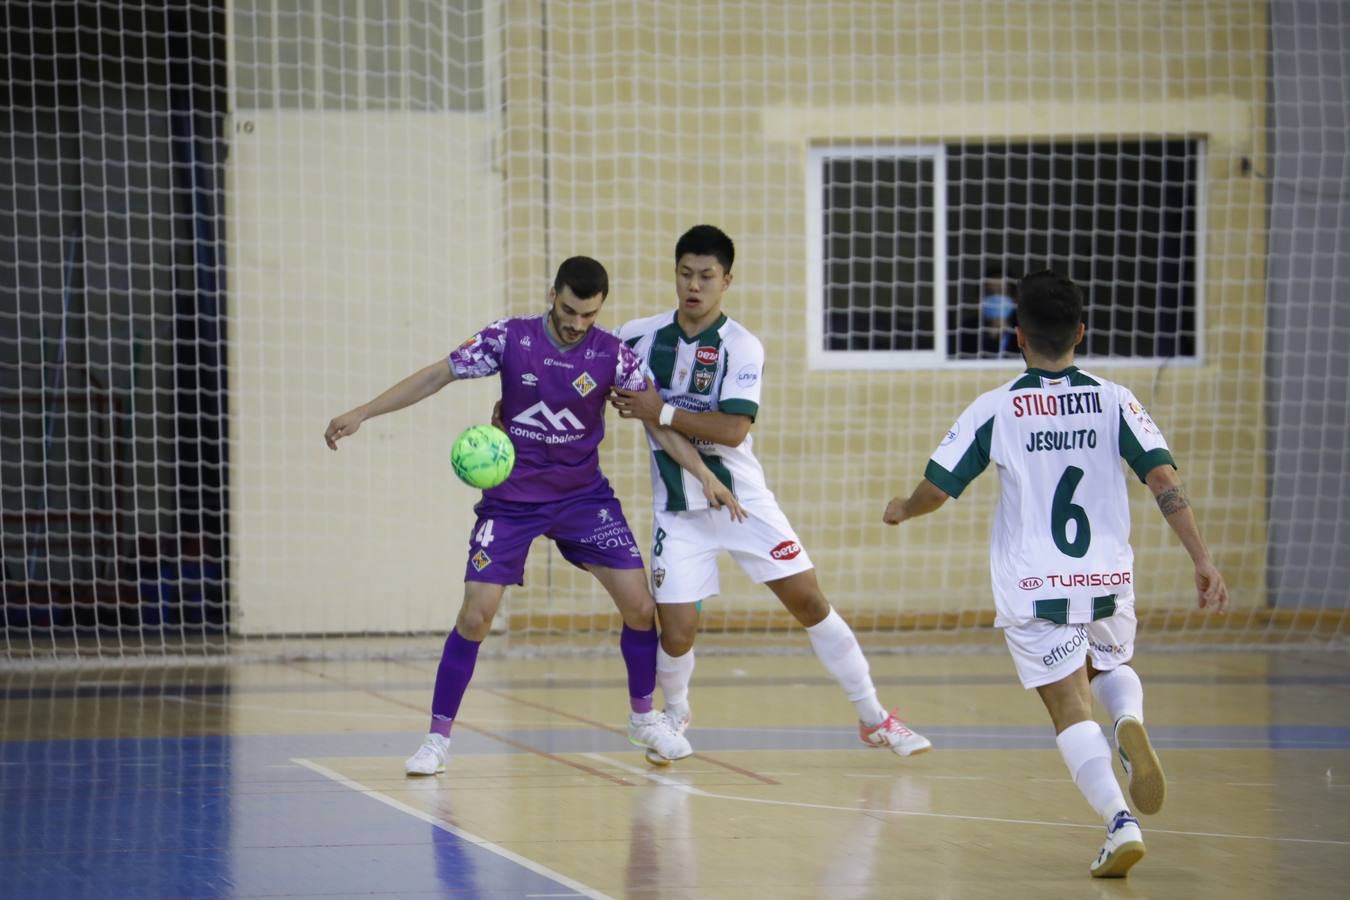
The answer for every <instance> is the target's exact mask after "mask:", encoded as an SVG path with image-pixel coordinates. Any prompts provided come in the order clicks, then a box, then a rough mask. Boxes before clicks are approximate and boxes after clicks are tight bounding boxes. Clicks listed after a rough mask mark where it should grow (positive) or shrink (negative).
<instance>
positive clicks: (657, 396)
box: [609, 378, 665, 425]
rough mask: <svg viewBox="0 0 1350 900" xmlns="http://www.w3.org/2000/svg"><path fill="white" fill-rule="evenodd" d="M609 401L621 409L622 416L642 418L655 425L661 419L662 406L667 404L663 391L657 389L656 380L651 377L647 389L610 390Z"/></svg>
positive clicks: (620, 414)
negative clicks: (662, 397) (662, 396)
mask: <svg viewBox="0 0 1350 900" xmlns="http://www.w3.org/2000/svg"><path fill="white" fill-rule="evenodd" d="M609 402H610V405H611V406H613V407H614V408H615V409H617V410H618V411H619V417H620V418H623V419H641V420H642V421H643V422H651V423H652V424H653V425H655V424H656V423H657V422H658V421H660V418H661V407H662V406H663V405H664V404H665V401H664V400H662V399H661V392H660V391H658V390H657V389H656V384H655V382H653V381H652V380H651V379H650V378H648V379H647V388H646V390H641V391H629V390H625V389H624V388H618V387H616V388H614V389H613V390H611V391H610V394H609Z"/></svg>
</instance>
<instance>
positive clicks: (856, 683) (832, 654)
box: [806, 609, 886, 725]
mask: <svg viewBox="0 0 1350 900" xmlns="http://www.w3.org/2000/svg"><path fill="white" fill-rule="evenodd" d="M806 636H807V637H809V638H810V639H811V649H813V650H815V651H816V658H817V659H819V660H820V661H821V662H822V663H823V664H824V665H825V668H827V669H829V670H830V674H831V675H833V676H834V679H835V681H838V682H839V686H840V687H842V688H843V689H844V695H845V696H847V697H848V699H849V701H850V702H852V703H853V707H854V708H855V709H856V710H858V718H859V719H861V720H862V723H863V724H864V725H880V724H881V723H882V722H884V721H886V709H885V707H883V706H882V705H881V701H879V700H877V689H876V686H875V685H873V684H872V675H871V672H870V670H869V669H868V666H867V657H865V656H863V652H862V648H861V647H859V646H858V639H857V638H856V637H855V636H854V634H853V629H852V628H849V627H848V623H847V622H845V621H844V619H843V617H842V616H840V615H839V613H837V612H835V611H834V610H833V609H831V610H830V614H829V615H828V616H826V617H825V618H824V619H821V620H820V621H819V622H817V623H816V624H814V625H812V626H811V627H810V628H808V629H806Z"/></svg>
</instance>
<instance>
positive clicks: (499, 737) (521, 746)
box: [286, 663, 634, 787]
mask: <svg viewBox="0 0 1350 900" xmlns="http://www.w3.org/2000/svg"><path fill="white" fill-rule="evenodd" d="M286 665H287V666H288V667H289V668H292V669H295V670H296V671H297V672H303V673H304V674H306V675H312V676H314V677H315V678H322V679H324V680H325V681H332V682H336V683H337V684H340V685H342V686H343V687H345V688H347V689H349V690H352V691H358V692H360V693H362V694H368V695H369V696H371V697H375V698H377V699H379V700H382V701H384V702H385V703H392V704H393V705H394V706H401V707H403V708H404V709H411V710H413V711H415V712H420V713H426V709H424V708H423V707H420V706H414V705H413V704H411V703H406V702H404V701H402V700H399V699H398V698H397V697H390V696H389V695H388V694H384V693H381V692H380V691H377V690H373V689H372V688H368V687H361V686H360V685H354V684H351V683H350V682H348V681H344V680H343V679H341V678H334V677H333V676H332V675H325V674H324V673H323V672H312V671H310V670H309V669H306V668H304V667H302V666H298V665H296V664H295V663H286ZM508 699H510V698H508ZM455 725H456V726H457V727H459V728H467V729H469V730H470V731H472V732H473V733H474V734H481V735H482V736H483V737H486V738H491V739H492V740H494V741H498V742H500V743H503V744H506V745H507V746H508V747H515V748H516V749H517V750H522V751H524V752H526V753H531V754H533V755H535V756H539V757H543V758H544V759H547V760H550V761H551V762H555V763H561V764H562V765H564V766H570V767H571V768H573V769H577V770H578V771H581V772H585V773H586V774H587V775H594V776H595V777H596V778H603V779H604V780H605V781H608V782H610V783H611V784H618V785H622V786H623V787H633V786H634V784H633V782H631V781H629V780H628V779H626V778H620V777H618V776H617V775H611V774H610V773H608V772H605V771H602V770H600V769H595V768H592V767H591V766H588V765H585V764H584V763H579V762H573V761H572V760H570V759H564V758H563V757H561V756H557V755H555V754H552V753H549V752H548V751H547V750H540V749H539V748H538V747H531V746H530V745H529V744H526V743H522V742H521V741H517V740H515V739H513V738H509V737H507V736H506V735H503V734H497V733H496V732H493V731H488V730H487V729H486V728H479V727H477V726H474V725H470V724H469V723H467V722H465V721H464V720H462V719H456V720H455Z"/></svg>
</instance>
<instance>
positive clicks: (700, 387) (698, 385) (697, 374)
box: [694, 368, 713, 394]
mask: <svg viewBox="0 0 1350 900" xmlns="http://www.w3.org/2000/svg"><path fill="white" fill-rule="evenodd" d="M712 383H713V370H712V369H702V368H700V369H695V370H694V390H696V391H698V392H699V393H700V394H706V393H708V389H709V388H711V387H712Z"/></svg>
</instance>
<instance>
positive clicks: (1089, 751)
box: [1055, 719, 1129, 824]
mask: <svg viewBox="0 0 1350 900" xmlns="http://www.w3.org/2000/svg"><path fill="white" fill-rule="evenodd" d="M1055 743H1056V744H1058V745H1059V752H1060V755H1061V756H1063V757H1064V764H1065V765H1066V766H1068V767H1069V774H1070V775H1071V776H1073V783H1074V784H1076V785H1078V790H1080V791H1082V792H1083V796H1084V797H1086V798H1087V802H1088V803H1090V804H1091V805H1092V808H1093V809H1095V810H1096V811H1097V815H1099V816H1101V817H1102V821H1103V822H1106V823H1108V824H1109V823H1110V822H1111V817H1112V816H1114V815H1115V814H1116V813H1118V812H1120V811H1121V810H1122V809H1129V807H1128V806H1127V805H1126V804H1125V795H1124V794H1123V793H1121V790H1120V785H1119V784H1118V783H1117V782H1116V776H1115V774H1114V773H1113V772H1112V771H1111V745H1110V744H1108V743H1106V735H1104V734H1102V727H1101V726H1100V725H1098V724H1097V723H1096V722H1094V721H1092V720H1091V719H1089V720H1087V721H1085V722H1077V723H1075V724H1073V725H1070V726H1069V727H1068V728H1066V729H1064V730H1063V731H1061V732H1060V733H1059V735H1058V736H1056V738H1055Z"/></svg>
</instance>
